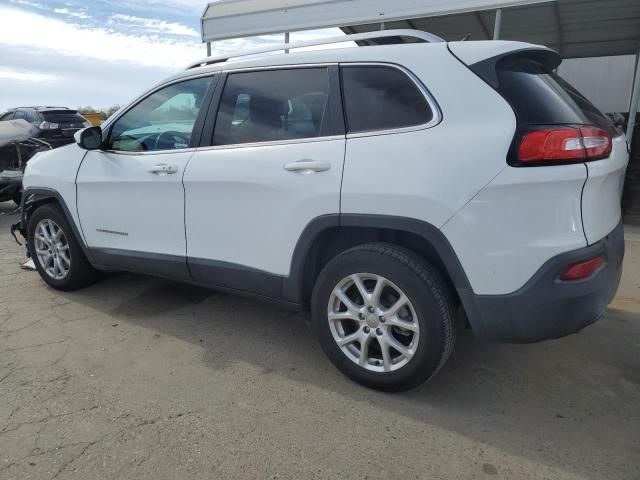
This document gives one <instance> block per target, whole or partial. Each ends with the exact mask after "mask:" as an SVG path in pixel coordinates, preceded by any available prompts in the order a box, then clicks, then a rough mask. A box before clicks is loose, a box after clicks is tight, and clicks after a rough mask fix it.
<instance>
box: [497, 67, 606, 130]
mask: <svg viewBox="0 0 640 480" xmlns="http://www.w3.org/2000/svg"><path fill="white" fill-rule="evenodd" d="M496 74H497V77H498V92H499V93H500V94H501V95H502V96H503V97H504V98H505V99H506V100H507V101H508V102H509V103H510V104H511V106H512V107H513V109H514V111H515V113H516V115H517V117H518V122H519V123H520V124H522V125H557V124H579V125H593V126H596V127H600V128H603V129H605V130H609V131H612V133H614V132H615V127H614V126H613V123H612V122H611V121H610V120H609V118H608V117H607V116H605V115H604V114H603V113H601V112H600V111H599V110H598V109H597V108H596V107H595V106H594V105H593V104H592V103H591V102H590V101H589V100H587V99H586V98H585V97H584V96H583V95H582V94H581V93H580V92H578V91H577V90H576V89H575V88H574V87H572V86H571V85H570V84H569V83H568V82H567V81H565V80H564V79H562V78H561V77H560V76H559V75H557V74H556V73H554V72H553V71H552V70H550V69H548V68H547V67H545V66H544V65H543V64H541V63H540V62H538V61H536V60H534V59H531V58H526V57H521V56H510V57H506V58H503V59H501V60H500V61H498V63H497V65H496Z"/></svg>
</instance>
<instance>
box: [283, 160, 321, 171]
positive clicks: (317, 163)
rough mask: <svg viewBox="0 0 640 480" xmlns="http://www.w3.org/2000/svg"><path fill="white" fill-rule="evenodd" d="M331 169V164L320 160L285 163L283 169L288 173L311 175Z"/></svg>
mask: <svg viewBox="0 0 640 480" xmlns="http://www.w3.org/2000/svg"><path fill="white" fill-rule="evenodd" d="M330 168H331V163H329V162H323V161H321V160H299V161H297V162H291V163H287V164H286V165H285V166H284V169H285V170H287V171H289V172H300V173H312V172H325V171H327V170H329V169H330Z"/></svg>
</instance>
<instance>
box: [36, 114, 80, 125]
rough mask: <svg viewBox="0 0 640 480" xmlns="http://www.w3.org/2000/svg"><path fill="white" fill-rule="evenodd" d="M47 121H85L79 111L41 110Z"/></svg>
mask: <svg viewBox="0 0 640 480" xmlns="http://www.w3.org/2000/svg"><path fill="white" fill-rule="evenodd" d="M40 114H41V115H42V117H43V118H44V119H45V121H47V122H52V123H82V122H84V121H85V119H84V118H82V116H80V114H78V113H77V112H40Z"/></svg>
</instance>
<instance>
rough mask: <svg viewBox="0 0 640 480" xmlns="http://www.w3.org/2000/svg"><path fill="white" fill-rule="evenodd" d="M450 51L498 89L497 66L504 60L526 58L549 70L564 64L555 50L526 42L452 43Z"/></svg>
mask: <svg viewBox="0 0 640 480" xmlns="http://www.w3.org/2000/svg"><path fill="white" fill-rule="evenodd" d="M449 51H450V52H451V53H452V54H453V55H454V56H455V57H456V58H457V59H458V60H460V61H461V62H462V63H464V64H465V65H467V66H468V67H469V68H470V69H471V70H472V71H473V72H474V73H475V74H477V75H478V76H479V77H480V78H482V79H483V80H485V81H486V82H487V83H488V84H489V85H491V86H492V87H493V88H497V87H498V77H497V74H496V64H497V63H498V62H499V61H500V60H502V59H504V58H508V57H512V56H514V55H517V56H519V57H526V58H529V59H531V60H535V61H536V62H538V63H541V64H542V65H544V66H545V67H546V68H548V69H549V70H554V69H556V68H557V67H558V65H560V63H562V57H561V56H560V54H558V52H556V51H555V50H551V49H550V48H547V47H544V46H541V45H533V44H530V43H524V42H504V41H503V42H497V41H488V42H485V41H483V42H450V43H449Z"/></svg>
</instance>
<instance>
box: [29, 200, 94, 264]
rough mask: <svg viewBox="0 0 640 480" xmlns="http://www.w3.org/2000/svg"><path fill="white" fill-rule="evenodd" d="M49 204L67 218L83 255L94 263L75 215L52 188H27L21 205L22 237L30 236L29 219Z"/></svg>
mask: <svg viewBox="0 0 640 480" xmlns="http://www.w3.org/2000/svg"><path fill="white" fill-rule="evenodd" d="M47 204H54V205H57V206H58V207H59V208H60V209H61V210H62V214H63V215H64V216H65V218H66V220H67V223H68V224H69V225H70V226H71V229H72V230H73V234H74V235H75V237H76V240H77V241H78V244H79V245H80V247H81V248H82V251H83V253H84V254H85V256H86V257H87V259H88V260H89V262H91V263H94V262H93V257H92V256H91V252H90V251H89V249H88V248H87V245H86V243H85V242H84V237H83V236H82V233H81V232H80V230H79V229H78V226H77V225H76V222H75V221H74V219H73V215H71V211H70V210H69V206H68V205H67V203H66V202H65V201H64V198H63V197H62V195H60V193H59V192H58V191H56V190H54V189H51V188H27V189H25V190H24V192H23V194H22V205H21V211H22V212H21V217H20V232H21V233H22V236H23V237H24V238H25V239H26V238H27V235H28V225H29V217H30V216H31V214H32V213H33V212H34V211H35V210H36V209H37V208H39V207H41V206H43V205H47Z"/></svg>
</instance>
